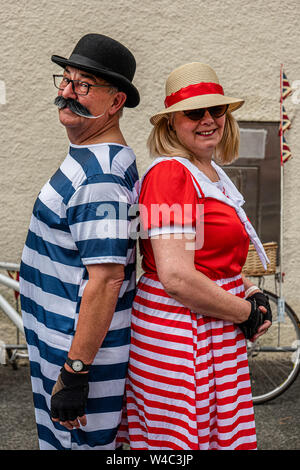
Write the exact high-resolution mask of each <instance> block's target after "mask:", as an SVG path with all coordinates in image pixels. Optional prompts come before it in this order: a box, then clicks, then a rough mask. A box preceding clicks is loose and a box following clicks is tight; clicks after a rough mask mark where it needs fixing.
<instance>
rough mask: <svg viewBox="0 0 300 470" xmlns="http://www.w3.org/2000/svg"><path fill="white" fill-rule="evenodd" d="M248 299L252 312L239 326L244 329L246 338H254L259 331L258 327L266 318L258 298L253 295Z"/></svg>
mask: <svg viewBox="0 0 300 470" xmlns="http://www.w3.org/2000/svg"><path fill="white" fill-rule="evenodd" d="M246 300H248V302H250V303H251V312H250V315H249V317H248V319H247V320H246V321H244V322H243V323H239V324H238V326H239V328H240V329H241V330H242V332H243V333H244V335H245V338H246V339H250V338H253V336H254V335H255V333H257V330H258V328H259V327H260V326H261V325H262V324H263V323H264V321H265V320H266V317H265V314H263V313H262V311H261V310H260V309H259V308H258V307H259V305H258V304H257V302H256V300H255V299H254V298H253V299H252V298H251V297H248V298H247V299H246Z"/></svg>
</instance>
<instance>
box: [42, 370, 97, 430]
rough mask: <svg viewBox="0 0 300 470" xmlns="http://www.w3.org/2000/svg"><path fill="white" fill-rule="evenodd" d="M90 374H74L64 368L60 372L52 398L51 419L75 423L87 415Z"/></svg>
mask: <svg viewBox="0 0 300 470" xmlns="http://www.w3.org/2000/svg"><path fill="white" fill-rule="evenodd" d="M88 376H89V374H74V373H72V372H68V371H67V370H66V369H65V368H64V367H63V368H62V369H61V371H60V375H59V376H58V379H57V382H56V384H55V385H54V387H53V390H52V396H51V418H56V419H57V418H58V419H59V420H60V421H73V420H74V419H76V418H77V417H78V416H83V415H84V414H85V409H86V404H87V398H88V393H89V384H88Z"/></svg>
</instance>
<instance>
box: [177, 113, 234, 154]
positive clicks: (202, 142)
mask: <svg viewBox="0 0 300 470" xmlns="http://www.w3.org/2000/svg"><path fill="white" fill-rule="evenodd" d="M225 120H226V114H224V115H223V116H221V117H219V118H213V117H212V116H211V115H210V114H209V111H208V110H207V109H206V110H205V113H204V116H203V117H202V118H200V119H199V120H198V121H192V120H191V119H189V118H188V117H187V116H186V115H185V114H184V112H183V111H177V112H176V113H174V114H173V116H172V118H171V124H172V127H173V130H174V131H175V132H176V135H177V138H178V140H179V142H180V143H181V144H182V145H184V147H186V148H187V149H188V150H189V151H190V152H192V154H193V155H194V156H195V157H196V158H198V159H200V160H201V159H204V158H205V159H206V158H211V157H212V154H213V151H214V149H215V148H216V146H217V145H218V144H219V143H220V141H221V139H222V136H223V131H224V126H225Z"/></svg>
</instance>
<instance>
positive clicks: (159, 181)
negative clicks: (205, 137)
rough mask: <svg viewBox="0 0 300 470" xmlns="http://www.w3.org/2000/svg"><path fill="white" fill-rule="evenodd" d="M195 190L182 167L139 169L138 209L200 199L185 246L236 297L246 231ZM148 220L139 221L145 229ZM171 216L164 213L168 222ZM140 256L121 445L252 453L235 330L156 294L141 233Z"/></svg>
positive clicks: (241, 348)
mask: <svg viewBox="0 0 300 470" xmlns="http://www.w3.org/2000/svg"><path fill="white" fill-rule="evenodd" d="M200 191H201V188H200ZM201 195H202V197H200V198H199V195H198V194H197V192H196V191H195V186H194V184H193V182H192V177H191V174H190V172H189V171H188V169H187V168H186V167H185V166H183V165H182V164H181V163H180V162H178V161H176V160H173V159H172V160H169V161H163V162H160V163H159V164H157V165H155V166H154V167H153V168H152V169H151V170H150V171H149V172H148V173H147V175H146V176H145V178H144V181H143V184H142V189H141V194H140V204H143V205H144V206H145V207H146V208H148V211H149V212H148V215H149V214H150V213H151V207H153V206H151V204H157V203H158V204H162V203H166V204H168V205H172V204H174V203H177V202H178V201H180V202H181V203H185V204H192V205H193V207H195V205H196V204H204V245H203V247H202V248H201V249H199V250H196V251H195V266H196V269H198V270H199V271H201V272H202V273H204V274H205V275H207V276H208V277H209V278H210V279H212V280H213V281H215V282H216V283H217V284H218V285H219V286H220V287H221V288H222V289H225V290H226V291H228V292H230V293H231V294H233V295H238V296H240V297H244V285H243V282H242V278H241V269H242V266H243V264H244V262H245V260H246V256H247V251H248V246H249V237H248V235H247V233H246V231H245V228H244V226H243V224H242V223H241V221H240V219H239V218H238V216H237V214H236V211H235V210H234V208H233V207H231V206H229V205H227V204H226V203H225V204H224V202H221V201H220V200H217V199H214V198H212V197H205V194H204V193H202V192H201ZM195 217H196V212H195V211H194V210H193V211H192V213H191V220H188V221H186V220H185V223H187V225H188V226H194V224H195ZM150 218H151V217H150V216H149V217H148V219H147V220H146V219H145V218H144V220H143V223H144V226H145V225H146V226H147V225H148V228H149V229H150V228H153V224H152V227H150ZM181 222H182V220H181V221H179V220H176V215H174V218H173V219H172V221H171V225H172V224H173V225H174V226H178V225H179V224H180V223H181ZM161 223H162V222H161V221H160V222H159V224H158V225H160V224H161ZM141 253H142V256H143V260H142V264H143V269H144V271H145V274H144V275H143V276H142V277H141V279H140V281H139V283H138V287H137V293H136V296H135V299H134V304H133V310H132V333H131V351H130V362H129V372H128V379H127V386H126V399H127V419H128V429H129V442H130V448H131V449H134V450H154V449H155V450H205V449H230V450H234V449H239V450H241V449H247V450H248V449H256V447H257V445H256V433H255V423H254V413H253V405H252V396H251V388H250V380H249V370H248V361H247V351H246V341H245V338H244V336H243V334H242V333H241V331H240V329H239V328H238V327H237V326H236V325H234V324H233V323H231V322H228V321H222V320H218V319H216V318H212V317H209V316H205V315H201V314H198V313H196V312H193V311H191V310H189V309H188V308H186V307H185V306H183V305H182V304H180V303H179V302H177V301H176V300H175V299H173V298H171V297H170V296H169V295H168V294H167V293H166V292H165V290H164V288H163V286H162V284H161V283H160V281H159V278H158V275H157V271H156V266H155V260H154V256H153V251H152V248H151V241H150V239H142V240H141ZM199 288H201V286H199Z"/></svg>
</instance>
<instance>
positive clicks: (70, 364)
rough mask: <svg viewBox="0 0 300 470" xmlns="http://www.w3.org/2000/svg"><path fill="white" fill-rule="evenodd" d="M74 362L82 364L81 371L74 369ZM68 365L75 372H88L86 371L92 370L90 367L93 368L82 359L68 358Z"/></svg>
mask: <svg viewBox="0 0 300 470" xmlns="http://www.w3.org/2000/svg"><path fill="white" fill-rule="evenodd" d="M74 362H75V363H76V362H80V363H81V367H80V369H79V370H78V369H77V368H75V367H74ZM66 364H68V366H70V367H71V369H72V370H73V371H74V372H86V371H88V370H90V367H91V366H90V365H88V364H84V363H83V362H82V360H81V359H70V358H69V357H67V359H66Z"/></svg>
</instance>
